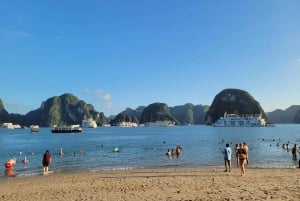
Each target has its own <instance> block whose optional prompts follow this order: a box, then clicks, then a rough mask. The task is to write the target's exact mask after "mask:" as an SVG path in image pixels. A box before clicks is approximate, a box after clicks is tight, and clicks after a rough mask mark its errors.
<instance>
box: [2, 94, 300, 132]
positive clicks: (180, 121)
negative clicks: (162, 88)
mask: <svg viewBox="0 0 300 201" xmlns="http://www.w3.org/2000/svg"><path fill="white" fill-rule="evenodd" d="M224 112H228V113H234V114H239V115H244V114H262V115H263V117H264V118H266V119H267V121H268V122H269V123H300V105H294V106H291V107H289V108H288V109H286V110H279V109H278V110H275V111H273V112H269V113H265V112H264V110H263V108H262V107H261V106H260V104H259V102H258V101H256V100H255V98H254V97H253V96H251V95H250V94H249V93H248V92H247V91H244V90H241V89H224V90H222V91H221V92H220V93H219V94H217V95H216V96H215V98H214V100H213V102H212V104H211V106H208V105H201V104H199V105H193V104H192V103H187V104H185V105H179V106H174V107H169V106H168V105H167V104H166V103H159V102H156V103H151V104H149V105H148V106H139V107H138V108H136V109H131V108H127V109H126V110H124V111H122V112H120V113H119V114H117V115H116V116H113V117H106V116H105V115H104V113H103V112H98V111H96V110H95V109H94V107H93V105H91V104H87V103H85V102H84V101H83V100H79V99H78V98H77V97H76V96H74V95H73V94H70V93H65V94H63V95H61V96H54V97H51V98H49V99H47V100H46V101H43V102H42V104H41V106H40V107H39V108H38V109H36V110H33V111H30V112H28V113H27V114H25V115H20V114H13V113H12V114H10V113H9V112H8V111H6V110H5V108H4V105H3V102H2V100H1V99H0V125H1V124H3V123H5V122H11V123H13V124H19V125H22V126H27V127H29V126H30V125H40V126H41V127H49V126H52V125H72V124H81V122H82V120H83V119H93V120H95V121H96V122H97V124H98V125H99V126H102V125H107V124H111V125H113V126H114V125H118V124H119V123H121V122H134V123H136V124H144V123H146V122H155V121H165V120H167V121H172V122H174V123H176V125H197V124H198V125H199V124H211V123H212V122H214V121H216V120H217V119H218V118H219V117H220V116H222V115H223V114H224Z"/></svg>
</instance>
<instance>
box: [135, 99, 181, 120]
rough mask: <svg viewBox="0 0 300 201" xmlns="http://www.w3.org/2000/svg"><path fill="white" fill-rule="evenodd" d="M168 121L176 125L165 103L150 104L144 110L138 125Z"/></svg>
mask: <svg viewBox="0 0 300 201" xmlns="http://www.w3.org/2000/svg"><path fill="white" fill-rule="evenodd" d="M164 120H170V121H174V122H176V123H177V124H178V122H177V120H176V119H175V118H174V117H173V116H172V115H171V112H170V109H169V107H168V105H167V104H165V103H152V104H150V105H148V106H147V107H145V108H144V110H143V112H142V115H141V119H140V123H147V122H155V121H164Z"/></svg>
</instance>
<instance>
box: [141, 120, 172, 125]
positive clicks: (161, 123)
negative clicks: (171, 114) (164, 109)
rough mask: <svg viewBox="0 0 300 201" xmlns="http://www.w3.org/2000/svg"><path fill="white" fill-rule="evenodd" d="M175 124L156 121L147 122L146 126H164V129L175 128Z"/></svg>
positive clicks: (166, 121)
mask: <svg viewBox="0 0 300 201" xmlns="http://www.w3.org/2000/svg"><path fill="white" fill-rule="evenodd" d="M174 125H175V122H174V121H168V120H165V121H154V122H147V123H145V126H163V127H169V126H174Z"/></svg>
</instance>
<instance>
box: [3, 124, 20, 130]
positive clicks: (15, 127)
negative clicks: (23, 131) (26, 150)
mask: <svg viewBox="0 0 300 201" xmlns="http://www.w3.org/2000/svg"><path fill="white" fill-rule="evenodd" d="M2 128H7V129H20V128H22V127H21V125H20V124H13V123H3V124H2Z"/></svg>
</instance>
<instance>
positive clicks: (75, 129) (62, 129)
mask: <svg viewBox="0 0 300 201" xmlns="http://www.w3.org/2000/svg"><path fill="white" fill-rule="evenodd" d="M82 131H83V130H82V128H81V127H80V126H79V125H71V126H53V127H52V129H51V132H52V133H81V132H82Z"/></svg>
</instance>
